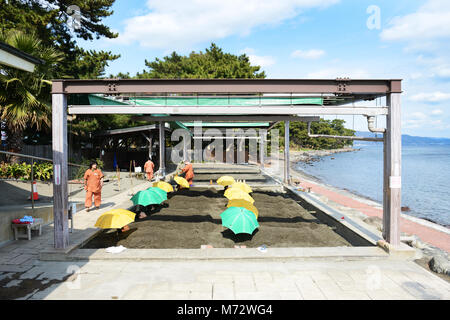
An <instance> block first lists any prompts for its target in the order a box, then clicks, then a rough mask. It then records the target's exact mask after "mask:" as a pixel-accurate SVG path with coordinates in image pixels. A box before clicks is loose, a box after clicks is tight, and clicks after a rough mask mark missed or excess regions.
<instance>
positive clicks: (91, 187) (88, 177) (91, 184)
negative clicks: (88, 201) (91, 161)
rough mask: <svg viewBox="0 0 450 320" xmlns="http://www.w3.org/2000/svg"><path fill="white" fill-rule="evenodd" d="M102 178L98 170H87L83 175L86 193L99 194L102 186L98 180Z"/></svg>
mask: <svg viewBox="0 0 450 320" xmlns="http://www.w3.org/2000/svg"><path fill="white" fill-rule="evenodd" d="M102 178H103V173H102V172H101V171H100V169H95V170H91V169H87V170H86V172H85V173H84V180H85V181H86V184H87V191H90V192H95V193H97V192H100V191H102V186H101V183H100V180H101V179H102Z"/></svg>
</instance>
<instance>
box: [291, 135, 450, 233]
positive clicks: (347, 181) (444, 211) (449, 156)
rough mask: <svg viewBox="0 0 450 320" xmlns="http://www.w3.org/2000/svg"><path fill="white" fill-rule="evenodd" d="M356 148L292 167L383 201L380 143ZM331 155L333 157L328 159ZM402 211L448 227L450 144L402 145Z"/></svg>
mask: <svg viewBox="0 0 450 320" xmlns="http://www.w3.org/2000/svg"><path fill="white" fill-rule="evenodd" d="M354 147H355V148H360V150H359V151H354V152H347V153H338V154H334V155H331V156H326V157H322V158H320V160H319V161H317V162H312V163H311V164H307V163H304V162H299V163H297V165H296V169H297V170H299V171H303V172H304V173H306V174H309V175H312V176H314V177H316V178H317V179H319V180H320V181H321V182H323V183H325V184H328V185H331V186H334V187H337V188H340V189H346V190H348V191H350V192H353V193H356V194H359V195H362V196H364V197H366V198H369V199H372V200H375V201H377V202H379V203H382V202H383V173H382V172H383V145H382V144H381V143H371V142H358V143H355V144H354ZM332 158H334V159H332ZM402 206H407V207H409V208H410V209H411V211H409V212H403V213H405V214H408V215H411V216H415V217H419V218H424V219H427V220H430V221H433V222H436V223H438V224H441V225H444V226H447V227H448V226H450V145H448V144H447V145H403V146H402Z"/></svg>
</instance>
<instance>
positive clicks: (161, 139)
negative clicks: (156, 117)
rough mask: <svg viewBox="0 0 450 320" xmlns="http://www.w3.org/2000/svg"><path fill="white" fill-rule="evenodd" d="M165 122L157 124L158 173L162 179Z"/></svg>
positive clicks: (163, 173) (164, 168)
mask: <svg viewBox="0 0 450 320" xmlns="http://www.w3.org/2000/svg"><path fill="white" fill-rule="evenodd" d="M164 127H165V122H164V121H161V122H160V123H159V173H160V175H162V177H163V178H164V177H165V176H166V136H165V130H164Z"/></svg>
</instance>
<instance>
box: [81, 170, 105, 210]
mask: <svg viewBox="0 0 450 320" xmlns="http://www.w3.org/2000/svg"><path fill="white" fill-rule="evenodd" d="M103 177H104V176H103V173H102V172H101V171H100V169H97V162H92V163H91V165H90V166H89V169H87V170H86V172H85V173H84V190H86V201H85V203H84V206H85V207H86V208H87V211H89V210H90V207H91V206H92V196H94V204H95V208H96V209H99V208H100V204H101V202H102V187H103Z"/></svg>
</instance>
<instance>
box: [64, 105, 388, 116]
mask: <svg viewBox="0 0 450 320" xmlns="http://www.w3.org/2000/svg"><path fill="white" fill-rule="evenodd" d="M160 113H162V114H170V115H197V116H205V115H223V116H225V115H236V116H237V115H243V116H249V115H266V116H267V115H290V116H319V115H366V116H380V115H386V114H388V108H387V107H360V106H358V107H339V106H333V107H332V106H326V107H324V106H298V105H294V106H246V107H242V106H241V107H237V106H233V107H223V106H221V107H218V106H184V107H165V106H161V107H159V106H157V107H155V106H140V105H126V106H124V105H116V106H113V105H96V106H91V105H72V106H70V107H69V114H160Z"/></svg>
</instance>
